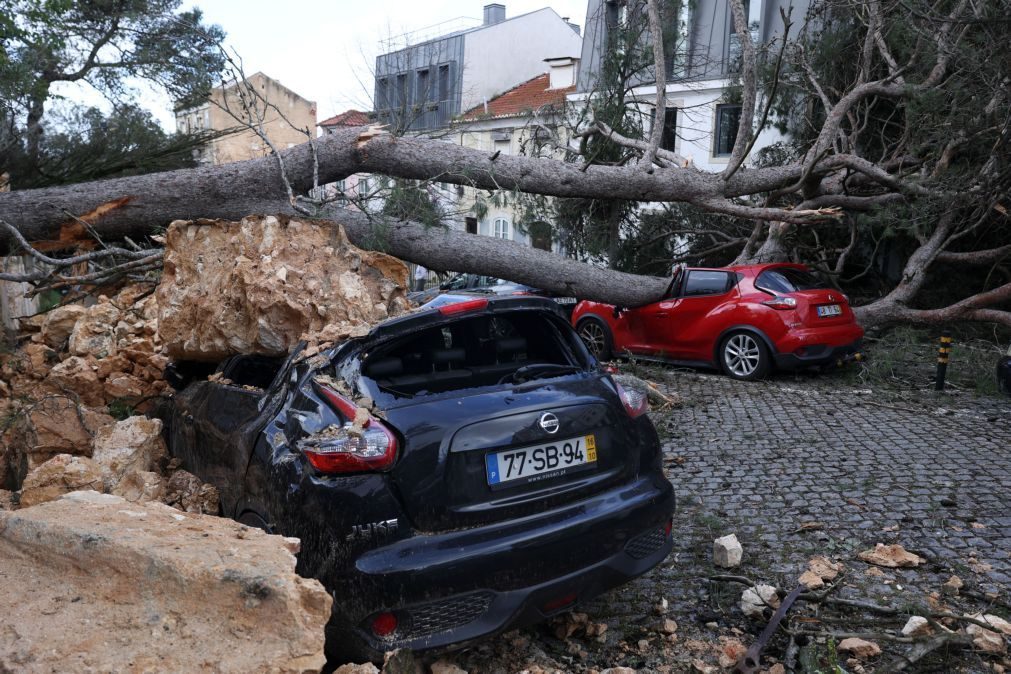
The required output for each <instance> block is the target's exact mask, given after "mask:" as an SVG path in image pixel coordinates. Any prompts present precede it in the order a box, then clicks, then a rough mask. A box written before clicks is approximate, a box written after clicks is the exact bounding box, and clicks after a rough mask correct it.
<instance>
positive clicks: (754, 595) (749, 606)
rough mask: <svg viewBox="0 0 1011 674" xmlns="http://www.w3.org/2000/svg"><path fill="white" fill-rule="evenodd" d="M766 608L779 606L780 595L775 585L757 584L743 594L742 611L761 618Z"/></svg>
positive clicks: (749, 615) (751, 616)
mask: <svg viewBox="0 0 1011 674" xmlns="http://www.w3.org/2000/svg"><path fill="white" fill-rule="evenodd" d="M766 608H769V609H772V610H775V609H777V608H779V595H777V594H776V588H774V587H773V586H771V585H756V586H754V587H749V588H748V589H747V590H745V591H744V592H743V593H742V594H741V611H743V612H744V615H746V616H748V617H749V618H761V617H762V616H763V615H764V612H765V609H766Z"/></svg>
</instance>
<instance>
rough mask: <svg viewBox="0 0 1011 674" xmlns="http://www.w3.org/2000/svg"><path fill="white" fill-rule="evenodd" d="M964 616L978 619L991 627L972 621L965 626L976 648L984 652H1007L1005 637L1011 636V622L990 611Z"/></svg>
mask: <svg viewBox="0 0 1011 674" xmlns="http://www.w3.org/2000/svg"><path fill="white" fill-rule="evenodd" d="M966 617H969V618H974V619H976V620H980V621H982V622H985V623H986V624H988V625H990V626H991V629H987V628H985V627H982V626H981V625H976V624H974V623H970V624H969V625H967V626H966V628H965V632H966V634H968V635H969V636H970V637H972V643H973V645H974V646H975V647H976V648H978V649H979V650H981V651H983V652H985V653H994V654H1001V653H1007V641H1006V640H1005V637H1011V623H1009V622H1008V621H1007V620H1004V619H1003V618H1001V617H1000V616H996V615H993V614H990V613H987V614H986V615H984V614H982V613H976V614H973V615H970V616H966Z"/></svg>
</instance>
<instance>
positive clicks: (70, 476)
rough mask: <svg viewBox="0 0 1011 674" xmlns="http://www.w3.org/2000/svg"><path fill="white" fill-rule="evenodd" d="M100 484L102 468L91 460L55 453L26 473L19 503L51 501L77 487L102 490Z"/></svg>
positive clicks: (26, 504) (28, 504)
mask: <svg viewBox="0 0 1011 674" xmlns="http://www.w3.org/2000/svg"><path fill="white" fill-rule="evenodd" d="M103 487H104V484H103V482H102V471H101V470H100V469H99V467H98V464H96V463H95V462H94V461H92V460H91V459H89V458H87V457H84V456H71V455H70V454H57V455H56V456H54V457H53V458H51V459H49V460H48V461H46V462H45V463H44V464H42V465H41V466H39V467H38V468H36V469H35V470H33V471H31V472H30V473H28V476H27V477H25V481H24V484H23V485H21V507H22V508H27V507H28V506H33V505H36V504H38V503H45V502H46V501H52V500H53V499H56V498H59V497H60V496H62V495H64V494H66V493H68V492H72V491H77V490H78V489H91V490H99V491H101V490H102V488H103Z"/></svg>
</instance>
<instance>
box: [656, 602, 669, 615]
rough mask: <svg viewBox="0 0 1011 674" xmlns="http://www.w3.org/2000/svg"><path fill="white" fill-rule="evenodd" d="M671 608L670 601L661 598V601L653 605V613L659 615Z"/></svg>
mask: <svg viewBox="0 0 1011 674" xmlns="http://www.w3.org/2000/svg"><path fill="white" fill-rule="evenodd" d="M669 608H670V603H669V602H668V601H667V599H665V598H661V599H660V601H658V602H657V603H656V604H655V605H654V606H653V613H656V614H657V615H665V614H666V613H667V609H669Z"/></svg>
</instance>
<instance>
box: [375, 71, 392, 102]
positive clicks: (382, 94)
mask: <svg viewBox="0 0 1011 674" xmlns="http://www.w3.org/2000/svg"><path fill="white" fill-rule="evenodd" d="M390 107H392V106H391V105H390V83H389V81H388V80H387V79H386V78H385V77H381V78H379V79H378V80H376V109H377V110H386V109H388V108H390Z"/></svg>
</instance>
